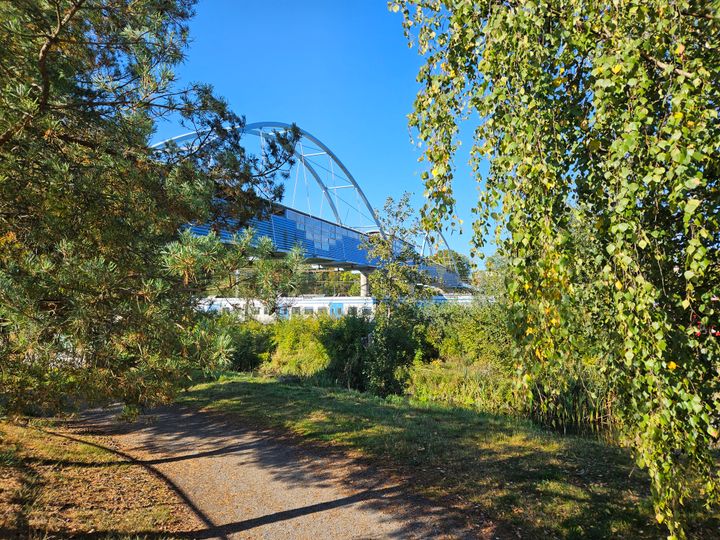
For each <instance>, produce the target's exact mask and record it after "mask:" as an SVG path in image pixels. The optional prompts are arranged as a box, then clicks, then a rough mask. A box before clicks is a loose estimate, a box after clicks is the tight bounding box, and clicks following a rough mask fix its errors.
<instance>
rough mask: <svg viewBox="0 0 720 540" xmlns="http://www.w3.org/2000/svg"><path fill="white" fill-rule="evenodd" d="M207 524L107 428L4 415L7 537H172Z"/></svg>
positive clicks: (2, 525) (0, 471) (0, 510)
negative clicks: (84, 430)
mask: <svg viewBox="0 0 720 540" xmlns="http://www.w3.org/2000/svg"><path fill="white" fill-rule="evenodd" d="M199 525H200V524H199V523H198V522H197V521H196V520H195V518H194V516H193V515H192V514H191V513H190V511H189V509H187V508H186V507H185V506H184V505H183V504H182V502H181V500H180V499H179V497H178V496H177V495H176V494H175V493H173V492H172V491H171V490H170V488H169V487H168V486H166V485H165V484H164V483H163V482H162V481H161V480H160V479H158V478H156V477H155V476H153V475H152V474H150V473H149V472H148V471H146V470H145V469H144V468H143V467H142V466H141V465H138V464H135V463H131V462H128V461H125V460H124V459H122V458H121V457H119V456H118V455H117V454H115V453H114V452H113V451H112V442H111V441H110V440H109V439H107V438H105V437H100V436H90V435H86V434H78V433H76V432H74V431H72V430H69V429H65V428H62V427H60V426H57V425H52V424H49V425H48V423H47V422H42V423H39V422H35V423H33V422H31V423H28V424H24V425H21V424H16V423H10V422H0V537H2V538H58V537H60V538H66V537H92V538H96V537H97V538H128V539H129V538H172V537H173V532H179V531H188V530H194V529H195V528H197V526H199Z"/></svg>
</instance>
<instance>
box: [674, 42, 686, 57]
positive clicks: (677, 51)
mask: <svg viewBox="0 0 720 540" xmlns="http://www.w3.org/2000/svg"><path fill="white" fill-rule="evenodd" d="M684 52H685V45H683V44H682V43H678V46H677V47H675V54H677V55H678V56H680V55H681V54H682V53H684Z"/></svg>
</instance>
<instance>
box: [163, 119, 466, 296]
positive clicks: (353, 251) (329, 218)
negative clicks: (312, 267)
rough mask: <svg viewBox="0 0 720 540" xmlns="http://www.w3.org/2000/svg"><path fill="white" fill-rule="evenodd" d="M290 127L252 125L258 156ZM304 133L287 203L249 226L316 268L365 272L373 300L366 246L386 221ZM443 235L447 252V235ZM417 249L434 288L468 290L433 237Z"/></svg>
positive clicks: (190, 139) (178, 140)
mask: <svg viewBox="0 0 720 540" xmlns="http://www.w3.org/2000/svg"><path fill="white" fill-rule="evenodd" d="M290 127H291V126H290V125H289V124H285V123H282V122H257V123H253V124H247V125H246V126H245V127H244V128H243V129H242V131H243V133H244V134H247V135H251V136H253V139H251V140H252V141H254V142H255V143H256V145H257V147H258V148H257V154H256V155H260V156H263V149H264V147H265V146H266V144H267V141H268V140H269V139H270V138H271V137H275V136H276V135H277V133H279V132H284V131H286V130H288V129H290ZM299 131H300V135H301V138H300V140H299V141H298V142H297V144H296V145H295V148H294V157H295V164H294V165H293V166H292V168H291V170H288V171H286V173H287V178H288V181H287V184H286V186H285V187H286V189H285V196H284V199H283V201H282V203H269V204H271V206H270V209H271V211H270V212H268V213H267V214H268V215H267V217H265V218H263V219H257V218H256V219H253V220H251V222H250V223H249V226H251V227H252V228H253V229H254V230H255V232H256V235H257V236H267V237H269V238H270V239H271V240H272V241H273V244H274V245H275V247H276V249H277V251H278V253H287V252H288V251H290V250H291V249H292V248H293V247H295V246H298V245H299V246H301V247H302V248H303V249H304V252H305V257H306V258H307V260H308V262H309V263H311V264H317V265H319V266H323V267H329V268H343V269H347V270H357V271H359V273H360V280H361V291H362V293H363V294H368V288H367V275H368V274H369V273H370V272H372V271H373V270H374V269H375V268H376V267H377V263H376V262H374V261H372V260H371V258H370V257H369V254H368V252H367V251H366V250H365V249H364V248H363V245H364V242H365V239H366V236H367V235H368V234H383V235H384V234H385V232H384V231H383V228H382V225H381V223H380V220H379V219H378V217H377V213H376V212H375V210H374V208H373V207H372V205H371V204H370V201H369V200H368V198H367V197H366V196H365V193H364V192H363V191H362V188H361V187H360V185H359V184H358V182H357V181H356V180H355V178H354V177H353V176H352V174H351V173H350V171H349V170H348V169H347V167H346V166H345V165H344V164H343V163H342V161H340V159H339V158H338V157H337V156H336V155H335V154H334V153H333V152H332V151H331V150H330V148H328V147H327V146H326V145H325V144H324V143H323V142H322V141H320V140H319V139H318V138H317V137H315V136H314V135H312V134H310V133H309V132H307V131H305V130H303V129H300V130H299ZM199 135H202V134H199V133H197V132H192V133H186V134H184V135H180V136H178V137H174V138H172V139H168V140H166V141H163V142H160V143H158V144H157V145H155V146H156V147H159V146H162V145H164V144H167V143H168V142H170V141H172V142H174V143H175V144H177V145H191V144H194V142H195V141H197V139H198V136H199ZM251 150H252V149H251ZM293 178H294V182H293V181H292V179H293ZM289 184H291V185H289ZM291 187H292V189H289V188H291ZM298 192H299V195H300V197H298ZM303 195H304V196H303ZM190 228H191V230H192V231H193V232H194V233H195V234H199V235H204V234H208V233H209V232H210V231H211V230H215V228H214V227H213V225H212V224H194V225H191V227H190ZM216 232H217V233H218V234H219V236H220V238H221V239H222V240H225V241H229V240H230V239H231V237H232V235H231V233H230V232H228V231H224V230H222V229H221V230H219V231H216ZM437 234H438V236H439V237H440V239H441V240H442V242H443V243H444V247H446V248H447V247H448V246H447V242H446V241H445V238H444V237H443V236H442V233H437ZM416 249H417V251H418V253H419V254H420V255H421V256H422V257H423V260H424V261H426V262H425V263H424V264H423V265H422V266H423V269H424V270H425V271H426V272H427V273H428V275H429V276H430V278H431V280H432V281H433V282H434V283H436V284H437V285H439V286H441V287H445V288H452V289H455V288H459V287H462V286H463V285H464V284H463V283H462V281H461V279H460V276H459V275H458V273H457V271H456V269H455V268H454V267H453V266H452V265H453V264H454V263H452V262H449V264H445V265H444V264H440V263H438V262H435V261H431V260H430V257H431V256H432V255H433V253H432V249H433V243H432V242H430V241H429V233H428V234H426V235H425V236H424V237H423V238H421V239H418V242H417V246H416ZM448 249H449V248H448Z"/></svg>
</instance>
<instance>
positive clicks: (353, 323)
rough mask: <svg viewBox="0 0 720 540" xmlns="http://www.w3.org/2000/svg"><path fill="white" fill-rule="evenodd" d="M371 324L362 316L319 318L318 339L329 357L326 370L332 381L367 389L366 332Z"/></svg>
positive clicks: (350, 386)
mask: <svg viewBox="0 0 720 540" xmlns="http://www.w3.org/2000/svg"><path fill="white" fill-rule="evenodd" d="M372 327H373V324H372V323H371V322H370V321H369V320H368V319H367V318H365V317H354V316H347V317H342V318H340V319H322V320H321V321H320V336H319V339H320V341H321V342H322V343H323V345H324V346H325V350H326V351H327V353H328V356H329V357H330V363H329V364H328V366H327V369H326V374H327V377H328V378H329V379H330V381H331V382H333V383H334V384H338V385H340V386H344V387H347V388H353V389H355V390H361V391H363V390H366V389H367V380H366V377H365V364H366V360H367V358H368V351H367V344H368V336H369V334H370V332H371V331H372Z"/></svg>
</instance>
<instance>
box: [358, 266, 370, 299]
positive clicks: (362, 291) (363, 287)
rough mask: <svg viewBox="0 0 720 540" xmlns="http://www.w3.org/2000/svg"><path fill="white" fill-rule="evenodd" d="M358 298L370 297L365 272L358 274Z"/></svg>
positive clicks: (368, 283)
mask: <svg viewBox="0 0 720 540" xmlns="http://www.w3.org/2000/svg"><path fill="white" fill-rule="evenodd" d="M360 296H363V297H365V296H370V281H369V280H368V274H367V273H365V272H360Z"/></svg>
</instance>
